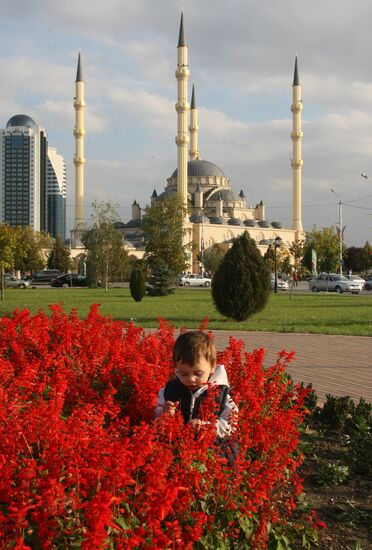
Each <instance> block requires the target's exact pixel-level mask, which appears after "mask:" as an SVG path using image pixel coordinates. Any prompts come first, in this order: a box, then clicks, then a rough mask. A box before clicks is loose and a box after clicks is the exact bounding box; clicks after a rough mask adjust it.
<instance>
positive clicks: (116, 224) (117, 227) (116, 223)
mask: <svg viewBox="0 0 372 550" xmlns="http://www.w3.org/2000/svg"><path fill="white" fill-rule="evenodd" d="M114 227H115V229H124V227H125V223H123V222H115V223H114Z"/></svg>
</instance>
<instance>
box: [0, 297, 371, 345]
mask: <svg viewBox="0 0 372 550" xmlns="http://www.w3.org/2000/svg"><path fill="white" fill-rule="evenodd" d="M55 303H60V304H62V306H63V308H64V310H65V311H66V312H70V311H71V309H73V308H76V309H77V311H78V314H79V315H80V316H81V317H85V316H86V314H87V313H88V311H89V307H90V305H91V304H94V303H98V304H101V307H100V311H101V312H102V314H103V315H111V316H112V317H113V318H114V319H121V320H124V321H129V320H130V319H131V318H134V319H135V320H136V324H138V325H140V326H143V327H155V326H157V318H158V317H162V318H164V319H167V320H168V321H169V322H170V323H171V324H174V325H176V326H177V327H180V326H185V327H187V328H194V327H198V326H199V325H200V323H201V321H202V320H203V319H204V318H205V317H208V319H209V324H208V327H209V328H210V329H224V330H252V331H265V332H308V333H315V334H348V335H354V336H356V335H359V336H371V335H372V296H356V295H351V296H348V295H342V296H339V295H336V294H305V293H298V294H297V293H294V294H293V295H292V298H291V297H290V295H289V293H279V294H271V295H270V298H269V302H268V304H267V306H266V307H265V309H264V310H263V311H261V312H260V313H257V314H255V315H253V316H252V317H250V318H249V319H248V320H247V321H245V322H240V323H238V322H235V321H233V320H230V319H226V318H224V317H223V316H221V315H220V314H219V313H218V312H217V311H216V309H215V307H214V304H213V301H212V298H211V292H210V290H209V289H183V288H179V289H177V290H176V292H175V293H174V294H171V295H170V296H165V297H161V298H157V297H149V296H145V298H144V299H143V300H142V302H139V303H137V302H135V301H134V300H133V299H132V297H131V295H130V292H129V289H128V288H112V289H109V290H108V292H106V293H105V291H104V289H101V288H99V289H85V288H84V289H76V288H73V289H70V288H61V289H59V288H58V289H57V288H29V289H6V291H5V299H4V300H3V301H2V302H0V314H1V315H4V314H8V313H10V312H12V311H13V310H14V309H15V308H18V309H24V308H27V309H29V310H30V311H31V313H36V312H37V311H38V310H39V309H44V310H46V311H48V306H49V304H55Z"/></svg>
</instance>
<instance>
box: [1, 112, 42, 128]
mask: <svg viewBox="0 0 372 550" xmlns="http://www.w3.org/2000/svg"><path fill="white" fill-rule="evenodd" d="M35 125H36V122H35V121H34V120H33V119H32V118H31V117H30V116H28V115H14V116H12V118H10V119H9V120H8V123H7V125H6V127H7V128H9V127H11V126H35Z"/></svg>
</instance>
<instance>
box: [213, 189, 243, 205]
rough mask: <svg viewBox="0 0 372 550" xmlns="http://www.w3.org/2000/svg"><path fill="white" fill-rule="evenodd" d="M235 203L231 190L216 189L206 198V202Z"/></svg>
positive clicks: (235, 199) (234, 196)
mask: <svg viewBox="0 0 372 550" xmlns="http://www.w3.org/2000/svg"><path fill="white" fill-rule="evenodd" d="M221 200H222V201H226V202H229V201H237V200H238V199H237V198H236V195H235V193H234V191H233V190H232V189H217V191H214V192H213V193H212V194H211V195H209V197H208V201H221Z"/></svg>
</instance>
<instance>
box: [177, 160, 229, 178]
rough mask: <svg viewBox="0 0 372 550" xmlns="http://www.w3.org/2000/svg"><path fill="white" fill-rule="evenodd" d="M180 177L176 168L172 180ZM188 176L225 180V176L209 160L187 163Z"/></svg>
mask: <svg viewBox="0 0 372 550" xmlns="http://www.w3.org/2000/svg"><path fill="white" fill-rule="evenodd" d="M177 175H178V169H177V168H176V169H175V171H174V172H173V174H172V175H171V178H176V177H177ZM187 175H188V176H197V177H202V176H204V177H208V176H212V177H215V176H218V177H220V178H225V177H226V176H225V174H224V173H223V172H222V170H221V168H219V167H218V166H217V165H216V164H213V162H209V161H208V160H189V162H188V163H187Z"/></svg>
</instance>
